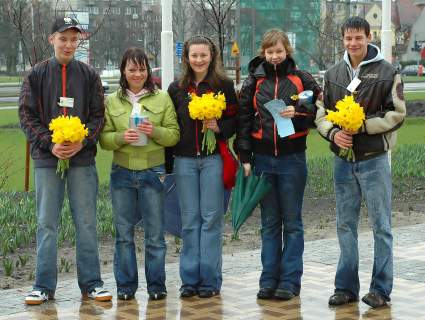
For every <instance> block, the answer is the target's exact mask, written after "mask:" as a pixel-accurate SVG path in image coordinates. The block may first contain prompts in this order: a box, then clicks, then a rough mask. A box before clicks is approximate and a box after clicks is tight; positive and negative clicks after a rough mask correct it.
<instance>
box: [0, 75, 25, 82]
mask: <svg viewBox="0 0 425 320" xmlns="http://www.w3.org/2000/svg"><path fill="white" fill-rule="evenodd" d="M21 81H22V77H21V76H0V83H8V82H21Z"/></svg>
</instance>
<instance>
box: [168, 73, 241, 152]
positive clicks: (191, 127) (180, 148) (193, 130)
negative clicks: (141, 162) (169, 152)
mask: <svg viewBox="0 0 425 320" xmlns="http://www.w3.org/2000/svg"><path fill="white" fill-rule="evenodd" d="M189 92H194V93H196V94H197V95H198V96H201V95H202V94H204V93H208V92H222V93H224V95H225V97H226V109H225V110H224V111H223V115H222V117H221V118H220V119H219V120H217V123H218V126H219V128H220V133H218V134H216V139H221V140H226V139H229V138H230V137H232V136H233V134H234V133H235V125H236V117H235V115H236V111H237V107H238V101H237V99H236V93H235V89H234V86H233V81H231V80H226V81H223V83H222V85H221V86H220V88H215V89H214V88H212V87H211V86H210V85H209V83H208V82H206V81H203V82H201V83H199V84H198V86H195V85H193V86H191V87H190V88H189V89H188V90H185V89H183V88H181V87H180V85H179V82H178V81H174V82H173V83H171V84H170V86H169V88H168V93H169V95H170V97H171V99H172V100H173V103H174V106H175V108H176V113H177V121H178V123H179V126H180V141H179V142H178V143H177V144H176V145H175V146H174V147H173V154H174V155H175V156H183V157H196V156H206V155H207V152H206V150H202V139H203V137H204V134H203V133H202V121H201V120H193V119H192V118H190V116H189V108H188V105H189ZM218 152H219V151H218V147H217V148H216V149H215V151H214V153H218Z"/></svg>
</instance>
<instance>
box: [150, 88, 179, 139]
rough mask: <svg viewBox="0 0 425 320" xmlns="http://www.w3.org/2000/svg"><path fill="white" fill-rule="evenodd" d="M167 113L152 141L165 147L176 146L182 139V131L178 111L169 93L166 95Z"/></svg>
mask: <svg viewBox="0 0 425 320" xmlns="http://www.w3.org/2000/svg"><path fill="white" fill-rule="evenodd" d="M164 97H165V99H164V100H163V101H164V102H165V111H164V117H163V118H162V123H161V126H158V127H155V128H154V131H153V133H152V139H153V140H154V141H155V142H156V143H158V144H159V145H162V146H164V147H171V146H174V145H175V144H176V143H177V142H178V141H179V139H180V129H179V125H178V123H177V115H176V110H175V109H174V105H173V102H172V101H171V98H170V96H169V95H168V94H167V93H164Z"/></svg>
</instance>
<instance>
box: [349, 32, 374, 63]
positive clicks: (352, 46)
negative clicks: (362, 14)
mask: <svg viewBox="0 0 425 320" xmlns="http://www.w3.org/2000/svg"><path fill="white" fill-rule="evenodd" d="M370 39H371V35H370V34H369V36H366V33H365V31H364V30H356V29H347V30H345V31H344V37H343V42H344V48H345V50H347V52H348V54H349V55H350V57H351V58H352V59H355V60H357V61H361V60H363V58H364V57H366V54H367V45H368V43H369V41H370Z"/></svg>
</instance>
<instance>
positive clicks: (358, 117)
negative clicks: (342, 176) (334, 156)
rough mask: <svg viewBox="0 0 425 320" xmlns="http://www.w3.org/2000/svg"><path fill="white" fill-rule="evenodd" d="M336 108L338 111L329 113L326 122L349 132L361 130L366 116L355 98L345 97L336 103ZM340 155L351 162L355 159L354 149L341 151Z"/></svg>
mask: <svg viewBox="0 0 425 320" xmlns="http://www.w3.org/2000/svg"><path fill="white" fill-rule="evenodd" d="M335 107H336V110H337V111H329V110H328V111H327V112H328V114H327V115H326V120H328V121H330V122H332V123H333V124H335V125H338V126H340V127H341V128H342V129H343V130H345V131H349V132H357V131H358V130H359V129H360V128H361V126H362V124H363V121H364V120H365V114H364V110H363V108H362V107H360V105H359V104H358V103H357V102H355V101H354V98H353V96H345V97H344V99H342V100H339V101H338V102H337V103H336V106H335ZM339 155H340V156H341V157H344V158H346V159H347V160H349V161H350V160H352V159H353V158H354V157H353V156H354V154H353V149H352V148H348V149H341V150H340V152H339Z"/></svg>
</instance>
